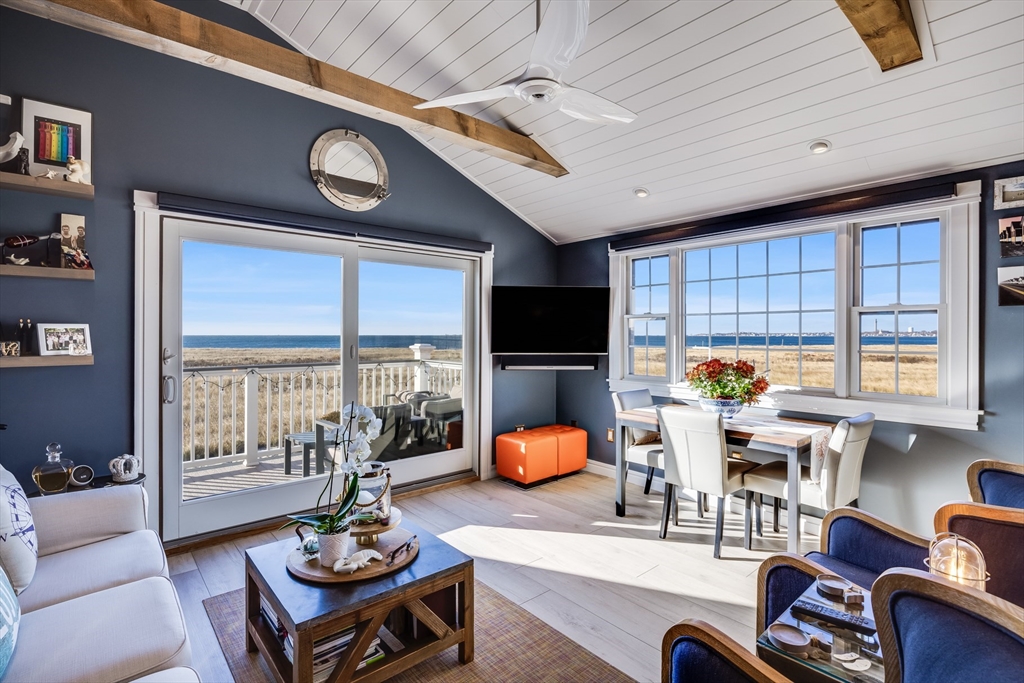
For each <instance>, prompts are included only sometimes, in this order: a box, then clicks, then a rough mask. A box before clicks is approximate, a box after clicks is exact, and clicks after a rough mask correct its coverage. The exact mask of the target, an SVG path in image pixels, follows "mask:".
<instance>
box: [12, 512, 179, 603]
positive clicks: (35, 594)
mask: <svg viewBox="0 0 1024 683" xmlns="http://www.w3.org/2000/svg"><path fill="white" fill-rule="evenodd" d="M151 576H167V560H166V558H165V556H164V550H163V547H162V546H161V545H160V539H159V538H158V537H157V535H156V534H155V533H153V532H152V531H149V530H143V531H133V532H131V533H130V534H124V535H123V536H115V537H114V538H108V539H107V540H105V541H99V542H98V543H90V544H89V545H83V546H80V547H78V548H72V549H71V550H65V551H63V552H59V553H54V554H53V555H44V556H43V557H40V558H39V563H38V565H36V576H35V578H34V579H33V580H32V584H31V585H30V586H29V587H28V588H26V589H25V590H24V591H23V592H22V593H21V595H20V596H19V597H18V599H19V600H20V601H21V611H22V612H24V613H26V614H27V613H29V612H34V611H36V610H37V609H42V608H43V607H49V606H50V605H55V604H57V603H58V602H64V601H65V600H71V599H73V598H78V597H81V596H83V595H88V594H89V593H95V592H97V591H101V590H106V589H107V588H113V587H114V586H120V585H122V584H125V583H130V582H132V581H138V580H139V579H148V578H149V577H151Z"/></svg>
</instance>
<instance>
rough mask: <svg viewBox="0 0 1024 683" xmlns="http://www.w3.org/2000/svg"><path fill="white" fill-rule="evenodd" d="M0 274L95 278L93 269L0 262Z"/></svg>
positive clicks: (55, 277) (67, 278) (75, 278)
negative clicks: (16, 264) (18, 264)
mask: <svg viewBox="0 0 1024 683" xmlns="http://www.w3.org/2000/svg"><path fill="white" fill-rule="evenodd" d="M0 275H10V276H12V277H49V278H54V279H57V280H95V279H96V271H95V270H74V269H72V268H44V267H42V266H15V265H12V264H9V263H3V264H0Z"/></svg>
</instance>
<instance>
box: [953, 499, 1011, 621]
mask: <svg viewBox="0 0 1024 683" xmlns="http://www.w3.org/2000/svg"><path fill="white" fill-rule="evenodd" d="M943 531H951V532H953V533H954V534H959V535H960V536H963V537H965V538H967V539H970V541H971V542H972V543H974V544H975V545H976V546H978V548H979V549H980V550H981V554H982V555H984V556H985V565H986V568H987V569H988V573H989V575H990V576H991V578H990V579H989V581H988V583H987V584H986V585H985V590H986V591H988V593H989V594H991V595H995V596H996V597H999V598H1003V599H1004V600H1009V601H1010V602H1012V603H1013V604H1015V605H1021V606H1022V607H1024V510H1021V509H1019V508H1009V507H1000V506H998V505H984V504H982V503H946V504H945V505H943V506H942V507H940V508H939V509H938V510H936V512H935V533H940V532H943Z"/></svg>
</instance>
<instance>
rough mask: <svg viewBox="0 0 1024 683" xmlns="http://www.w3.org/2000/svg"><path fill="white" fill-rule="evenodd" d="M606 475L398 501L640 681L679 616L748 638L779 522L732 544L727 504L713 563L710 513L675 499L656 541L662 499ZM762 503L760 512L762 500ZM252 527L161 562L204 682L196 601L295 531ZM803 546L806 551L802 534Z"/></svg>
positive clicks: (209, 653)
mask: <svg viewBox="0 0 1024 683" xmlns="http://www.w3.org/2000/svg"><path fill="white" fill-rule="evenodd" d="M613 489H614V483H613V481H612V480H611V479H608V478H606V477H601V476H598V475H594V474H588V473H583V474H579V475H576V476H573V477H569V478H567V479H563V480H561V481H558V482H555V483H553V484H549V485H546V486H542V487H539V488H536V489H533V490H531V491H521V490H519V489H516V488H513V487H511V486H509V485H508V484H505V483H502V482H500V481H497V480H490V481H484V482H476V483H473V484H468V485H465V486H459V487H456V488H450V489H445V490H442V491H435V492H433V493H426V494H423V495H420V496H416V497H413V498H407V499H404V500H401V501H399V502H398V503H396V505H397V506H398V507H400V508H401V509H402V511H403V512H404V513H406V514H407V515H408V516H409V518H410V519H411V520H413V521H414V522H415V523H417V524H419V525H421V526H423V527H424V528H425V529H427V530H428V531H430V532H432V533H434V534H437V535H438V536H440V537H441V538H442V539H444V540H445V541H447V542H448V543H450V544H451V545H453V546H455V547H457V548H459V549H460V550H462V551H463V552H465V553H467V554H469V555H472V556H473V557H474V558H476V577H477V578H478V579H479V580H481V581H483V582H484V583H486V584H487V585H489V586H490V587H491V588H494V589H495V590H497V591H499V592H500V593H502V594H503V595H505V597H507V598H509V599H510V600H512V601H513V602H516V603H517V604H520V605H522V606H523V607H524V608H525V609H527V610H529V611H530V612H532V613H533V614H534V615H536V616H537V617H538V618H540V619H542V620H543V621H545V622H547V623H548V624H550V625H551V626H553V627H554V628H555V629H557V630H559V631H561V632H562V633H564V634H565V635H566V636H568V637H569V638H572V639H573V640H575V641H576V642H577V643H579V644H580V645H582V646H583V647H585V648H587V649H588V650H590V651H591V652H593V653H594V654H596V655H597V656H599V657H601V658H602V659H604V660H605V661H607V662H609V663H610V664H612V665H613V666H616V667H618V668H619V669H621V670H622V671H624V672H625V673H627V674H628V675H630V676H632V677H633V678H635V679H637V680H638V681H657V680H660V675H661V674H660V666H661V665H660V656H661V655H660V648H661V638H662V636H663V635H664V633H665V631H666V630H667V629H668V627H669V626H671V625H672V624H674V623H675V622H677V621H679V620H680V619H685V618H699V619H704V620H705V621H708V622H710V623H712V624H714V625H715V626H717V627H719V628H721V629H722V630H723V631H725V632H726V633H728V634H729V635H731V636H732V637H733V638H736V639H737V640H738V641H739V642H740V643H742V644H743V645H744V646H746V647H748V648H751V649H752V648H753V645H754V639H755V637H754V611H755V599H756V586H755V582H756V576H757V567H758V565H759V564H760V562H761V561H762V560H764V559H765V558H766V557H768V556H769V555H770V554H772V553H774V552H781V551H784V550H785V546H786V540H785V535H784V534H785V529H784V528H783V529H782V533H779V534H773V533H771V531H770V530H771V525H770V524H766V525H765V537H764V538H762V539H758V538H755V539H754V548H755V549H754V550H752V551H749V552H748V551H745V550H744V549H743V518H742V517H741V516H740V515H736V514H731V513H727V514H726V518H725V519H726V521H725V539H724V541H723V547H722V559H720V560H715V559H714V558H713V557H712V544H713V541H714V511H713V510H712V514H711V515H706V516H705V518H704V519H698V518H697V516H696V508H695V505H694V503H692V502H686V501H682V500H681V501H680V520H679V521H680V526H678V527H670V531H669V537H668V539H666V540H664V541H662V540H660V539H658V532H657V528H658V519H659V516H660V511H661V495H660V494H654V493H652V494H651V495H650V496H644V495H643V491H642V490H641V489H640V488H639V487H636V486H633V485H630V486H629V493H628V495H627V512H628V515H627V516H626V517H615V515H614V502H613V501H614V492H613ZM769 512H770V509H769ZM293 536H294V534H293V532H292V531H290V530H289V531H280V532H273V533H271V532H265V533H262V534H254V535H252V536H248V537H245V538H243V539H240V540H235V541H233V542H229V543H223V544H221V545H217V546H212V547H208V548H202V549H199V550H195V551H193V552H191V553H187V554H183V555H176V556H172V557H170V558H169V562H170V571H171V574H172V577H171V578H172V579H173V581H174V583H175V585H176V586H177V588H178V593H179V597H180V598H181V602H182V607H183V609H184V611H185V619H186V622H187V624H188V629H189V634H190V637H191V641H192V648H193V657H194V660H195V664H194V666H195V668H196V669H197V670H198V671H199V673H200V675H201V676H202V678H203V680H204V681H206V682H207V683H219V682H221V681H223V682H225V683H226V682H228V681H230V680H231V675H230V673H229V671H228V668H227V665H226V663H225V662H224V658H223V655H222V654H221V651H220V647H219V646H218V644H217V640H216V637H215V636H214V634H213V630H212V627H211V626H210V621H209V619H208V618H207V616H206V611H205V609H204V608H203V605H202V601H203V600H204V599H205V598H207V597H208V596H211V595H217V594H220V593H224V592H227V591H231V590H234V589H236V588H241V587H242V586H243V579H244V569H243V566H244V565H243V555H242V553H243V552H244V551H245V549H246V548H250V547H253V546H257V545H261V544H263V543H269V542H271V541H274V540H275V539H277V538H287V537H293ZM803 538H804V544H805V546H806V547H805V548H804V549H803V550H805V551H806V550H812V549H814V548H815V547H816V546H817V538H816V537H808V535H806V534H805V535H804V536H803Z"/></svg>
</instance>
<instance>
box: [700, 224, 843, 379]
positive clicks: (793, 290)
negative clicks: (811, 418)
mask: <svg viewBox="0 0 1024 683" xmlns="http://www.w3.org/2000/svg"><path fill="white" fill-rule="evenodd" d="M835 242H836V239H835V232H834V231H833V232H819V233H813V234H810V235H802V236H797V237H786V238H781V239H775V240H759V241H756V242H742V243H740V244H731V245H726V246H721V247H714V248H710V249H693V250H687V251H685V252H684V254H685V258H684V263H685V278H684V291H685V311H686V315H685V317H684V320H683V325H684V335H685V339H686V369H687V371H689V370H690V369H691V368H692V367H693V366H694V365H696V364H697V363H700V362H702V361H705V360H707V359H708V358H711V357H715V358H722V359H728V360H730V361H735V360H737V359H742V360H745V361H747V362H749V363H752V364H753V365H754V367H755V368H756V369H757V370H758V372H765V371H768V372H769V377H770V379H771V382H772V383H773V384H775V385H784V386H801V387H820V388H827V389H831V388H832V387H833V386H834V376H835V278H836V273H835V249H836V248H835Z"/></svg>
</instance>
